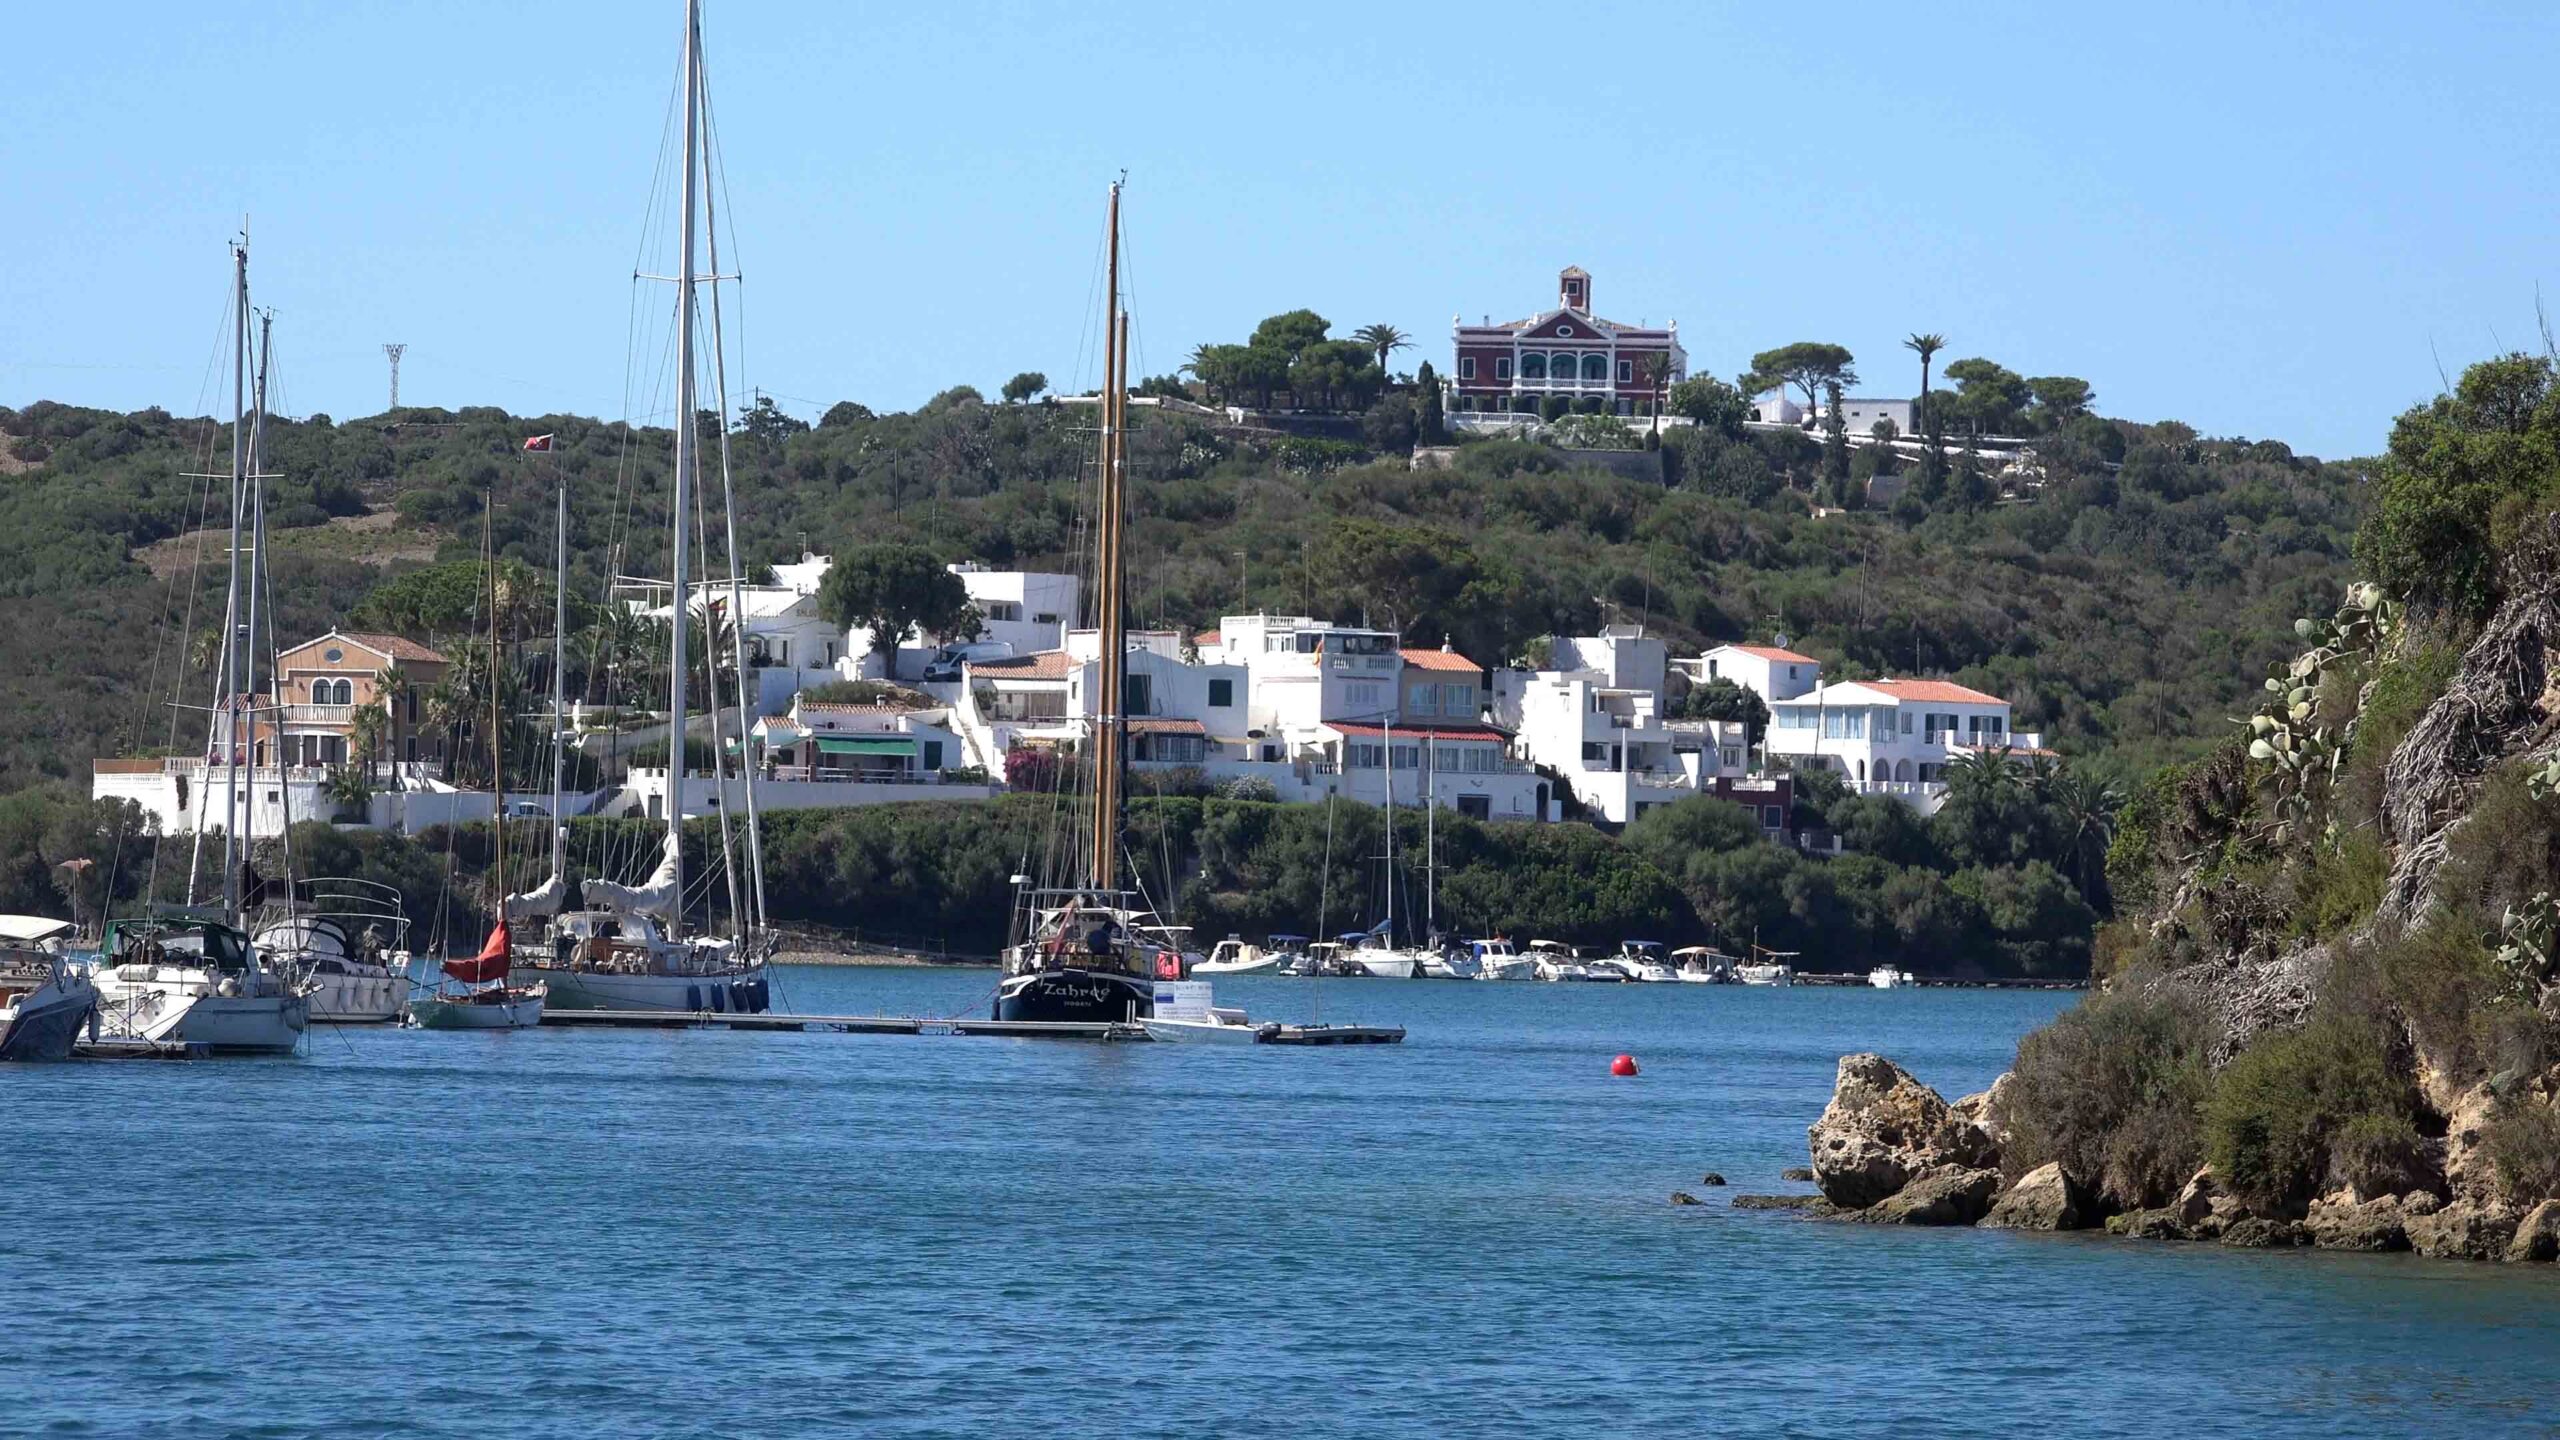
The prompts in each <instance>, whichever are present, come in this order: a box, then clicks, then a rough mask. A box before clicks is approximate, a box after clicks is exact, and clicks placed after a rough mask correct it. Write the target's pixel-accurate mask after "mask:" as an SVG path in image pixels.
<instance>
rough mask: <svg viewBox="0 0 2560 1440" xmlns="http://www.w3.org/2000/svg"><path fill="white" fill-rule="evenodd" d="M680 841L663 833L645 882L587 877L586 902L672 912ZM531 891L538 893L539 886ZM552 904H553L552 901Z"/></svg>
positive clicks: (549, 884) (556, 878) (607, 907)
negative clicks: (662, 846) (654, 867)
mask: <svg viewBox="0 0 2560 1440" xmlns="http://www.w3.org/2000/svg"><path fill="white" fill-rule="evenodd" d="M682 843H683V842H682V841H680V840H678V839H677V838H676V837H675V836H674V835H673V834H670V835H668V836H667V844H666V850H665V852H664V853H663V854H661V855H660V856H659V857H658V869H657V872H656V873H655V874H652V875H651V876H650V877H649V881H648V883H647V884H645V885H616V884H614V883H613V882H612V881H610V880H590V881H588V882H587V883H586V886H585V891H586V897H587V904H588V905H590V906H592V907H594V908H596V909H599V910H619V911H622V912H624V913H626V914H636V915H657V916H661V917H663V916H669V915H673V914H674V913H675V912H676V873H677V868H676V867H677V866H678V865H679V864H680V863H681V860H682V852H681V850H680V849H679V848H678V847H679V846H680V845H681V844H682ZM559 880H560V877H559V876H557V875H554V876H553V877H551V879H550V880H549V881H546V882H544V884H543V887H542V889H543V890H548V889H550V888H551V887H552V886H553V885H555V884H558V883H559ZM533 893H534V894H536V895H539V894H541V893H542V890H536V891H534V892H533ZM508 906H509V909H510V911H512V910H513V908H514V902H513V901H509V902H508ZM554 908H557V902H556V901H555V902H554ZM545 913H548V912H545Z"/></svg>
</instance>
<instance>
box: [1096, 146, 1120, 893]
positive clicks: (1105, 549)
mask: <svg viewBox="0 0 2560 1440" xmlns="http://www.w3.org/2000/svg"><path fill="white" fill-rule="evenodd" d="M1110 216H1111V219H1110V239H1109V242H1108V249H1109V256H1110V258H1109V262H1108V265H1109V280H1108V282H1107V290H1108V293H1107V296H1106V298H1105V300H1104V304H1103V312H1102V314H1103V352H1102V377H1103V378H1102V504H1101V511H1102V514H1101V520H1102V525H1101V533H1100V535H1099V536H1098V537H1097V542H1096V546H1095V564H1094V582H1095V586H1096V588H1097V589H1098V590H1099V591H1100V592H1101V593H1100V595H1099V597H1098V599H1097V622H1098V626H1099V630H1100V634H1099V636H1098V645H1099V649H1100V652H1101V653H1100V657H1099V658H1100V660H1101V662H1102V663H1101V666H1100V667H1099V668H1100V675H1099V679H1100V682H1101V683H1100V694H1098V695H1097V696H1096V697H1095V720H1096V725H1095V732H1094V742H1095V755H1094V766H1093V858H1092V864H1091V867H1090V878H1091V880H1092V883H1093V888H1094V889H1095V890H1096V891H1098V892H1103V894H1107V893H1108V892H1111V891H1114V890H1117V889H1118V888H1119V878H1120V807H1121V796H1120V787H1121V780H1122V775H1121V766H1122V762H1123V760H1124V759H1125V753H1124V752H1125V749H1126V745H1125V737H1126V735H1127V733H1128V722H1127V719H1126V717H1125V716H1124V715H1123V713H1122V711H1121V696H1122V692H1123V690H1124V689H1125V688H1126V687H1125V685H1124V684H1123V678H1124V676H1125V675H1126V674H1127V672H1128V667H1129V644H1128V637H1127V634H1126V632H1125V631H1124V629H1123V617H1122V615H1121V604H1120V581H1121V573H1122V565H1121V557H1120V522H1121V498H1120V484H1121V478H1122V477H1121V470H1122V461H1121V453H1122V449H1123V446H1122V436H1121V428H1122V421H1123V418H1124V405H1123V401H1122V398H1121V397H1122V395H1123V393H1124V390H1125V386H1124V385H1123V384H1122V380H1121V376H1122V372H1123V370H1124V369H1125V368H1126V366H1127V364H1128V355H1127V350H1128V334H1129V323H1128V317H1127V316H1125V315H1123V314H1121V313H1120V185H1119V183H1118V182H1117V181H1114V182H1113V183H1112V186H1111V211H1110ZM1103 894H1097V895H1096V897H1095V898H1096V900H1098V901H1100V900H1102V899H1103ZM1104 903H1108V902H1107V901H1106V902H1104Z"/></svg>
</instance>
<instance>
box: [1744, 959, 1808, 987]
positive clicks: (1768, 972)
mask: <svg viewBox="0 0 2560 1440" xmlns="http://www.w3.org/2000/svg"><path fill="white" fill-rule="evenodd" d="M1733 978H1735V979H1736V980H1739V981H1741V982H1742V983H1743V984H1745V985H1778V986H1787V985H1793V984H1795V983H1796V972H1795V967H1793V966H1791V965H1780V964H1777V963H1774V962H1754V963H1752V964H1749V965H1736V966H1735V967H1733Z"/></svg>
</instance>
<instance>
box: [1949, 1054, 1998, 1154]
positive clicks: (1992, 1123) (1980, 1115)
mask: <svg viewBox="0 0 2560 1440" xmlns="http://www.w3.org/2000/svg"><path fill="white" fill-rule="evenodd" d="M2011 1084H2012V1077H2011V1075H2010V1073H2009V1072H2008V1071H2006V1070H2003V1071H2001V1072H2000V1078H1999V1079H1997V1080H1994V1081H1992V1082H1991V1088H1990V1089H1988V1090H1985V1091H1982V1092H1981V1093H1979V1094H1975V1095H1967V1096H1966V1097H1964V1098H1963V1099H1961V1100H1958V1101H1957V1102H1956V1103H1954V1104H1953V1105H1950V1106H1948V1107H1947V1108H1948V1109H1950V1110H1952V1111H1954V1112H1955V1113H1956V1115H1957V1116H1958V1117H1959V1118H1961V1119H1965V1120H1969V1121H1971V1122H1973V1124H1975V1125H1976V1126H1978V1127H1980V1128H1981V1130H1982V1133H1983V1134H1985V1135H1988V1136H1990V1137H1991V1141H1992V1143H1993V1144H1995V1145H2007V1144H2008V1143H2009V1122H2008V1121H2007V1120H2006V1119H2004V1118H2003V1117H2004V1116H2005V1115H2006V1114H2007V1113H2008V1103H2009V1090H2010V1086H2011Z"/></svg>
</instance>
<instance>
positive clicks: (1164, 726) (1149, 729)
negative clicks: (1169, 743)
mask: <svg viewBox="0 0 2560 1440" xmlns="http://www.w3.org/2000/svg"><path fill="white" fill-rule="evenodd" d="M1129 733H1130V734H1132V735H1206V734H1208V733H1209V727H1208V726H1206V725H1203V724H1201V723H1200V722H1199V721H1197V720H1174V719H1155V718H1143V719H1135V720H1131V721H1130V722H1129Z"/></svg>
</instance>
